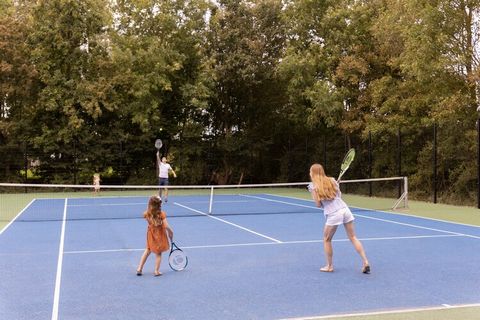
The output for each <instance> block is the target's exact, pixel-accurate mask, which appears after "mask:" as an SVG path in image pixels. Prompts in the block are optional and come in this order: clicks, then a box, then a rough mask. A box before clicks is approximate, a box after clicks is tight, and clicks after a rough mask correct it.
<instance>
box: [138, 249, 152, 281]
mask: <svg viewBox="0 0 480 320" xmlns="http://www.w3.org/2000/svg"><path fill="white" fill-rule="evenodd" d="M149 255H150V250H149V249H145V251H144V252H143V254H142V257H141V258H140V263H139V265H138V268H137V275H141V274H142V270H143V266H144V265H145V262H146V261H147V258H148V256H149Z"/></svg>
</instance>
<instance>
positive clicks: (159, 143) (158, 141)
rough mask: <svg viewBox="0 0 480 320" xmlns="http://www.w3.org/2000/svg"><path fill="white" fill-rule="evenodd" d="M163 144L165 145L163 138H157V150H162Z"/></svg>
mask: <svg viewBox="0 0 480 320" xmlns="http://www.w3.org/2000/svg"><path fill="white" fill-rule="evenodd" d="M162 146H163V142H162V140H160V139H157V140H155V148H157V150H160V148H161V147H162Z"/></svg>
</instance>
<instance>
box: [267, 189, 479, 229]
mask: <svg viewBox="0 0 480 320" xmlns="http://www.w3.org/2000/svg"><path fill="white" fill-rule="evenodd" d="M265 194H266V195H269V196H272V197H280V198H286V199H294V200H300V201H308V202H310V201H312V200H308V199H303V198H298V197H289V196H279V195H276V194H273V193H265ZM349 207H350V208H355V209H360V210H365V211H374V212H382V213H387V214H393V215H397V216H404V217H414V218H419V219H423V220H430V221H437V222H444V223H449V224H454V225H460V226H467V227H473V228H480V226H477V225H474V224H468V223H462V222H456V221H450V220H443V219H435V218H430V217H423V216H419V215H416V214H410V213H409V214H407V213H401V212H397V211H385V210H377V209H370V208H362V207H356V206H349Z"/></svg>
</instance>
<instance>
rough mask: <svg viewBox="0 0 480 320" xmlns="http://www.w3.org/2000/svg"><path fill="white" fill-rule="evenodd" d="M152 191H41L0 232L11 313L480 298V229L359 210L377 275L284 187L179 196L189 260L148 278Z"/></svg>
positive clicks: (217, 309)
mask: <svg viewBox="0 0 480 320" xmlns="http://www.w3.org/2000/svg"><path fill="white" fill-rule="evenodd" d="M147 200H148V197H147V196H123V197H110V196H101V197H97V198H92V197H88V198H82V197H81V196H77V197H76V198H55V199H54V198H44V199H40V198H38V199H33V200H32V201H30V202H29V203H28V204H27V205H26V206H25V207H24V208H23V210H22V211H21V213H20V214H19V215H18V216H17V217H16V219H15V220H14V222H13V223H11V224H9V225H8V226H6V227H5V228H4V229H3V230H2V232H1V234H0V248H1V249H0V250H1V251H0V267H1V269H2V281H1V286H2V288H1V290H0V306H1V308H0V310H1V311H0V316H1V318H2V319H84V318H85V317H86V315H87V317H88V318H89V319H289V318H308V317H322V316H331V315H342V314H343V315H344V314H357V313H370V312H373V313H382V312H385V311H391V310H407V309H419V310H422V309H430V308H438V307H448V306H459V305H470V304H473V305H475V304H478V303H480V292H479V291H478V285H479V282H478V281H479V279H480V269H479V268H478V265H479V264H480V256H479V255H478V254H476V253H477V252H478V251H479V250H480V228H478V227H475V226H469V225H464V224H455V223H450V222H446V221H438V220H431V219H424V218H420V217H412V216H407V215H399V214H391V213H387V212H382V211H373V210H366V209H360V208H354V214H355V216H356V230H357V235H358V237H359V238H360V239H361V240H362V242H363V245H364V247H365V249H366V251H367V254H368V256H369V260H370V262H371V265H372V273H371V274H369V275H365V274H362V273H361V272H360V269H361V261H360V258H359V257H358V256H357V254H356V253H355V251H354V249H353V247H352V246H351V244H350V242H349V241H348V239H347V237H346V235H345V233H344V231H343V230H342V229H339V232H338V233H337V235H336V236H335V238H334V241H335V242H334V253H335V256H334V260H335V272H334V273H331V274H328V273H322V272H320V271H319V268H320V267H321V266H322V265H323V263H324V256H323V248H322V237H321V235H322V226H323V214H322V210H320V209H318V208H316V207H314V205H313V203H312V201H309V200H305V199H300V198H297V197H289V196H278V195H274V194H270V193H268V194H256V195H252V194H237V195H217V196H215V200H214V207H213V212H214V214H213V215H209V214H208V212H209V210H211V209H212V208H209V206H210V201H209V196H208V195H203V196H186V195H185V196H184V195H180V194H178V195H175V193H173V195H172V196H171V199H170V201H169V202H168V203H167V204H165V205H164V206H163V209H164V210H165V211H166V212H167V214H168V216H169V223H170V225H171V226H172V227H173V229H174V231H175V236H174V237H175V241H176V243H177V244H178V245H179V246H180V247H182V249H184V251H185V252H186V253H187V255H188V258H189V265H188V267H187V268H186V270H184V271H181V272H174V271H172V270H171V269H169V267H168V262H167V256H168V255H165V254H164V257H163V260H162V266H161V271H162V272H163V276H161V277H154V276H153V260H154V259H153V257H150V259H149V260H148V261H147V264H146V266H145V269H144V275H143V276H142V277H138V276H136V274H135V270H136V266H137V264H138V261H139V259H140V256H141V254H142V251H143V249H144V244H145V230H146V222H145V221H144V220H143V219H142V218H141V214H142V212H143V210H144V209H145V207H146V203H147Z"/></svg>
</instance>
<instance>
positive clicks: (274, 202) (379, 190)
mask: <svg viewBox="0 0 480 320" xmlns="http://www.w3.org/2000/svg"><path fill="white" fill-rule="evenodd" d="M307 185H308V182H298V183H270V184H247V185H203V186H168V187H167V188H168V202H167V201H166V200H167V198H165V191H164V190H163V191H162V192H163V205H162V210H165V211H166V212H167V215H168V216H169V217H189V216H204V215H217V216H222V215H252V214H296V213H321V210H319V209H318V208H316V207H315V205H314V204H313V202H312V200H311V195H310V194H309V192H307V190H306V187H307ZM340 186H341V189H342V192H343V193H344V195H345V200H346V201H347V203H349V205H351V203H350V199H355V198H349V197H359V199H367V200H365V201H364V202H365V203H366V204H367V203H369V204H370V207H371V206H372V204H375V205H376V206H377V208H373V209H391V208H392V207H394V208H399V207H401V206H402V205H403V206H404V207H406V206H407V201H408V184H407V179H406V178H404V177H394V178H379V179H362V180H344V181H341V185H340ZM398 186H400V187H401V190H400V191H401V194H400V195H398V194H397V192H400V191H397V188H398ZM162 189H163V186H162ZM158 194H159V186H151V185H150V186H118V185H117V186H112V185H110V186H109V185H102V186H101V187H100V190H99V192H97V193H95V192H94V187H93V186H92V185H47V184H43V185H42V184H10V183H0V223H1V222H3V223H4V224H5V223H8V222H9V221H12V220H15V221H31V222H35V221H61V220H64V219H65V220H99V219H103V220H107V219H137V218H143V212H144V211H145V210H146V207H147V203H148V199H149V197H150V196H152V195H158ZM372 196H375V197H376V198H374V199H375V200H373V201H372V199H373V198H372ZM379 197H382V198H379ZM362 207H368V205H362Z"/></svg>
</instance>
